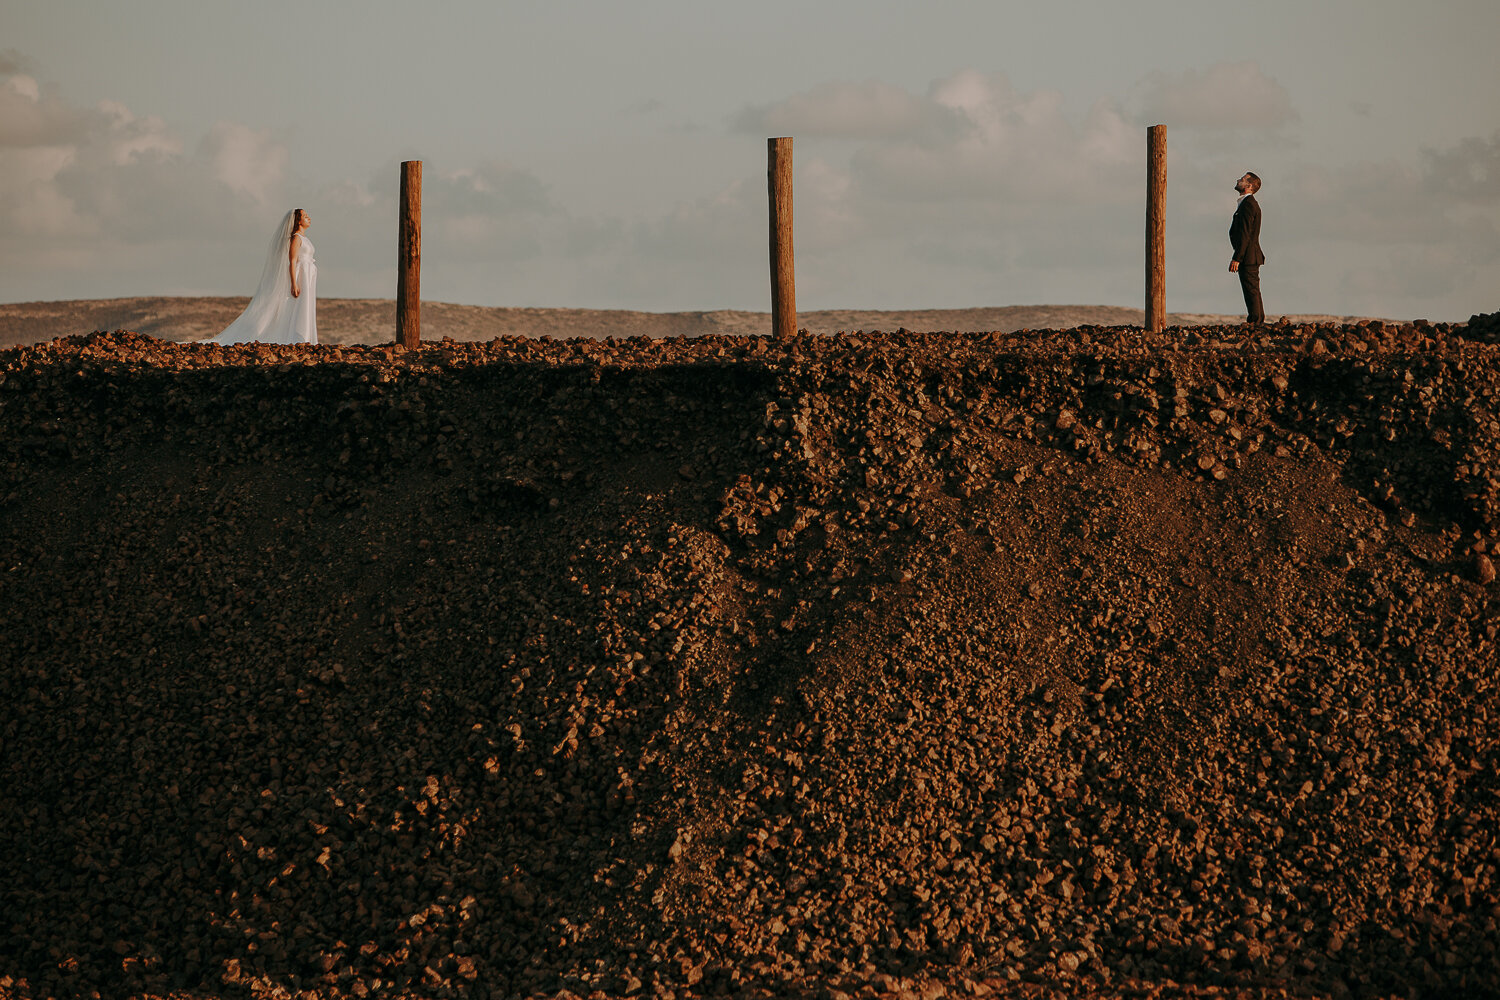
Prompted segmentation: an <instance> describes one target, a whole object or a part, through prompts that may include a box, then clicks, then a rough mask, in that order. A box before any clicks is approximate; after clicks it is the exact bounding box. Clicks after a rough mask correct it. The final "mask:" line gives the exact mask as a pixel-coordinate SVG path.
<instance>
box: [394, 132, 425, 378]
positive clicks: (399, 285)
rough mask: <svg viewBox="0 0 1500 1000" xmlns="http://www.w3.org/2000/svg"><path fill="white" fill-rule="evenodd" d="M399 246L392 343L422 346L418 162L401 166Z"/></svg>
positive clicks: (414, 161) (420, 185)
mask: <svg viewBox="0 0 1500 1000" xmlns="http://www.w3.org/2000/svg"><path fill="white" fill-rule="evenodd" d="M400 227H401V245H400V247H399V248H398V252H397V257H396V343H398V344H400V345H401V346H402V347H404V348H406V349H407V350H408V351H414V350H416V349H417V347H418V346H419V345H420V344H421V342H422V161H421V160H406V161H405V162H403V163H402V164H401V219H400Z"/></svg>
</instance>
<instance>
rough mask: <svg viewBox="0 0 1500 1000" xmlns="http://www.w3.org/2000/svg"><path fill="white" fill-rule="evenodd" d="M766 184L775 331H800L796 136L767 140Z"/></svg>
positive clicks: (787, 334)
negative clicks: (794, 169) (794, 224)
mask: <svg viewBox="0 0 1500 1000" xmlns="http://www.w3.org/2000/svg"><path fill="white" fill-rule="evenodd" d="M766 187H767V189H768V193H769V195H770V200H771V335H772V336H773V337H775V338H776V339H777V340H791V339H792V338H793V337H795V336H796V335H797V268H796V264H795V261H794V254H793V251H792V140H791V137H790V136H787V137H783V138H780V139H767V140H766Z"/></svg>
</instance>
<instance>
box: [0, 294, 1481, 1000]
mask: <svg viewBox="0 0 1500 1000" xmlns="http://www.w3.org/2000/svg"><path fill="white" fill-rule="evenodd" d="M1485 339H1493V338H1492V337H1488V338H1480V337H1479V330H1478V328H1474V329H1466V328H1463V327H1458V328H1450V327H1446V326H1433V325H1428V324H1422V325H1407V326H1396V325H1391V324H1382V323H1367V324H1363V325H1349V326H1334V325H1324V326H1313V325H1300V326H1299V325H1286V326H1280V327H1274V328H1271V329H1268V330H1262V331H1255V332H1254V333H1253V334H1251V335H1250V336H1246V332H1245V330H1244V329H1243V328H1238V327H1235V328H1217V327H1199V328H1193V329H1174V330H1169V331H1167V332H1166V333H1165V334H1163V335H1160V336H1149V335H1145V334H1143V333H1142V332H1141V331H1140V330H1138V329H1130V328H1123V327H1114V328H1085V329H1079V330H1070V331H1063V332H1056V331H1051V332H1043V333H1036V334H1014V335H1002V334H976V335H968V334H946V335H931V336H927V335H915V334H881V335H868V334H867V335H858V336H840V337H831V338H817V337H802V338H799V339H797V340H794V341H791V342H787V343H776V342H772V341H769V340H766V339H763V338H726V337H715V336H708V337H696V338H691V339H675V340H669V341H659V340H645V339H636V340H630V341H624V342H619V341H615V342H610V341H602V342H601V341H594V340H584V341H561V342H538V341H535V340H528V339H520V338H513V339H502V340H497V341H493V342H490V343H476V344H438V345H433V346H431V347H428V348H424V349H423V350H421V351H418V352H411V353H403V352H399V351H397V350H395V349H391V348H366V347H319V348H312V349H292V348H249V347H247V348H233V349H217V348H205V347H197V346H176V345H172V344H167V343H163V342H162V341H160V340H156V339H153V338H149V337H143V336H136V335H133V334H114V335H105V336H96V337H86V338H76V339H73V340H70V341H66V342H56V343H49V344H41V345H38V346H35V347H27V348H13V349H11V350H7V351H0V426H3V427H4V428H5V433H4V435H3V438H0V499H3V501H4V503H3V507H0V664H3V667H0V741H3V742H0V789H3V801H0V995H5V994H7V993H9V994H13V995H15V996H44V995H64V996H89V995H93V994H95V993H96V992H97V995H100V996H105V997H115V996H124V995H130V994H139V993H145V994H148V995H153V996H167V995H172V996H184V997H185V996H192V997H230V996H252V995H253V996H285V995H304V996H323V997H344V996H367V995H380V996H400V995H411V996H422V997H440V996H464V997H489V996H533V995H547V996H554V995H557V994H558V992H559V991H563V990H566V991H569V992H571V993H572V994H575V995H577V996H589V995H590V994H600V993H602V995H606V996H609V997H617V996H651V995H659V996H665V995H668V994H672V995H676V996H700V995H701V996H729V995H743V996H756V995H760V996H806V997H836V996H838V995H840V994H847V995H849V996H870V995H894V996H927V997H933V996H937V995H940V994H941V993H942V992H945V991H946V992H947V993H948V994H949V995H957V996H963V995H1001V996H1035V997H1060V996H1098V997H1125V996H1167V997H1189V996H1192V997H1201V996H1224V997H1229V996H1232V997H1271V996H1317V997H1341V996H1348V995H1355V996H1412V997H1416V996H1432V997H1447V996H1495V995H1500V987H1497V982H1500V979H1497V976H1500V965H1497V951H1500V927H1497V920H1500V873H1497V869H1500V847H1497V842H1496V831H1497V829H1500V796H1497V784H1500V779H1497V768H1500V755H1497V745H1496V740H1497V713H1500V697H1497V693H1496V665H1495V664H1496V645H1497V638H1500V602H1497V595H1496V589H1495V584H1494V582H1493V581H1494V563H1493V561H1492V554H1493V553H1494V550H1495V547H1496V546H1497V545H1500V473H1497V468H1500V465H1497V442H1500V363H1497V362H1500V349H1497V347H1496V346H1495V345H1494V344H1493V343H1487V342H1484V340H1485Z"/></svg>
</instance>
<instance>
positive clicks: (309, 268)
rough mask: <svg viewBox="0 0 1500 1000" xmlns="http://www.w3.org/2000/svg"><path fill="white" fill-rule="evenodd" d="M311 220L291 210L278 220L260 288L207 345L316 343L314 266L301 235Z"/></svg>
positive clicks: (307, 242) (308, 245)
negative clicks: (235, 316) (236, 316)
mask: <svg viewBox="0 0 1500 1000" xmlns="http://www.w3.org/2000/svg"><path fill="white" fill-rule="evenodd" d="M311 224H312V217H311V216H309V215H308V214H307V213H306V212H304V211H303V210H302V209H300V208H294V209H292V210H291V211H290V212H288V213H286V215H285V216H284V217H283V218H282V220H281V225H280V226H278V227H277V229H276V235H275V236H274V237H272V239H271V249H270V251H269V253H267V255H266V263H265V266H264V267H263V268H262V269H261V273H260V285H259V287H257V288H256V289H255V295H254V297H253V298H251V299H250V304H249V305H247V306H245V311H244V312H242V313H240V317H239V319H237V320H235V321H234V322H233V323H230V324H229V326H228V327H227V328H226V329H225V330H224V332H223V333H221V334H219V335H218V336H217V337H213V338H212V339H210V340H208V341H206V343H210V344H244V343H249V342H251V341H256V342H259V343H262V344H316V343H317V342H318V317H317V309H318V291H317V285H318V265H317V262H316V261H314V260H313V245H312V241H311V240H309V239H308V238H307V237H306V236H304V235H302V234H303V232H304V231H305V230H306V229H307V227H308V226H310V225H311Z"/></svg>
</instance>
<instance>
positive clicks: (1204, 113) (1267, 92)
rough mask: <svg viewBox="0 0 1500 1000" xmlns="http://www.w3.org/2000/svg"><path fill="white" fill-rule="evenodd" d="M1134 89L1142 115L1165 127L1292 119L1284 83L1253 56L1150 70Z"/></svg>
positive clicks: (1255, 124)
mask: <svg viewBox="0 0 1500 1000" xmlns="http://www.w3.org/2000/svg"><path fill="white" fill-rule="evenodd" d="M1137 91H1138V93H1139V100H1140V103H1141V114H1142V117H1143V118H1144V119H1146V120H1147V121H1150V122H1152V123H1161V124H1165V125H1167V126H1168V128H1169V129H1170V127H1171V126H1173V125H1177V126H1183V127H1187V128H1202V129H1274V128H1278V127H1280V126H1283V125H1287V124H1289V123H1291V122H1293V121H1296V120H1297V112H1296V111H1295V110H1294V109H1293V107H1292V98H1291V95H1290V94H1289V93H1287V91H1286V88H1285V87H1283V86H1281V84H1279V83H1277V82H1276V81H1275V80H1273V79H1271V78H1270V77H1268V76H1266V74H1265V73H1264V72H1263V71H1262V70H1261V68H1260V66H1259V65H1258V64H1257V63H1255V62H1253V61H1245V62H1232V63H1217V64H1215V65H1213V66H1210V67H1209V68H1208V69H1206V70H1196V69H1190V70H1187V71H1186V72H1184V73H1180V74H1178V75H1176V76H1169V75H1167V74H1165V73H1152V74H1150V75H1149V76H1147V77H1146V78H1145V80H1143V81H1142V82H1141V83H1140V84H1139V85H1138V87H1137Z"/></svg>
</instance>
